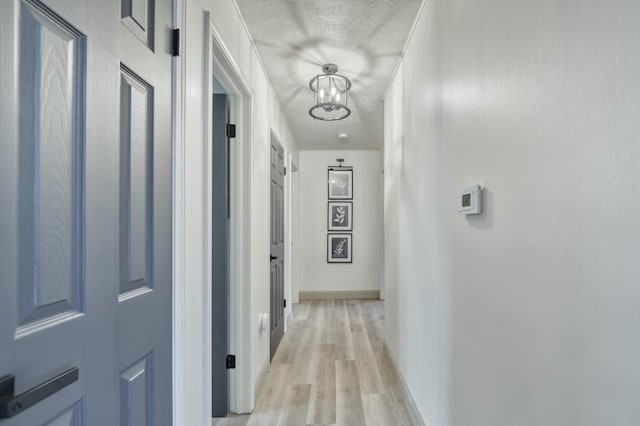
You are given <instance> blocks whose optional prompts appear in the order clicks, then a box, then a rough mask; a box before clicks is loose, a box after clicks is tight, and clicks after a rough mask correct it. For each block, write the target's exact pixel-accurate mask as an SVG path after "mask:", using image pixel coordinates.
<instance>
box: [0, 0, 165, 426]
mask: <svg viewBox="0 0 640 426" xmlns="http://www.w3.org/2000/svg"><path fill="white" fill-rule="evenodd" d="M171 17H172V1H171V0H91V1H75V0H3V1H2V2H0V20H1V25H0V94H1V95H2V108H1V109H0V129H1V131H2V134H1V135H0V140H1V143H0V249H1V255H0V289H1V293H0V377H2V378H1V379H0V423H1V424H2V425H3V426H4V425H6V426H16V425H24V426H35V425H55V426H62V425H64V426H68V425H74V426H77V425H91V426H94V425H95V426H101V425H108V426H110V425H128V426H134V425H135V426H138V425H139V426H142V425H145V426H146V425H169V424H171V420H172V413H171V407H172V383H171V245H172V242H171V122H172V121H171V111H172V108H171V52H170V50H169V49H170V44H171V43H170V36H171Z"/></svg>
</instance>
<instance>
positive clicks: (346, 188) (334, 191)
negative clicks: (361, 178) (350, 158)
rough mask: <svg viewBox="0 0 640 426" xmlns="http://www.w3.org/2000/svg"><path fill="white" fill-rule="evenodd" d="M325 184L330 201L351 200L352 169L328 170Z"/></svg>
mask: <svg viewBox="0 0 640 426" xmlns="http://www.w3.org/2000/svg"><path fill="white" fill-rule="evenodd" d="M327 184H328V186H327V190H328V198H329V199H330V200H353V169H346V168H345V169H338V168H329V169H328V171H327Z"/></svg>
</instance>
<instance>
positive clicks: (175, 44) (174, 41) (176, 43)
mask: <svg viewBox="0 0 640 426" xmlns="http://www.w3.org/2000/svg"><path fill="white" fill-rule="evenodd" d="M171 55H172V56H180V29H179V28H174V29H173V30H171Z"/></svg>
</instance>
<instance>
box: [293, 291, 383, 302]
mask: <svg viewBox="0 0 640 426" xmlns="http://www.w3.org/2000/svg"><path fill="white" fill-rule="evenodd" d="M299 298H300V300H327V299H380V290H353V291H301V292H300V296H299Z"/></svg>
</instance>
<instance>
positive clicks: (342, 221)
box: [327, 201, 353, 232]
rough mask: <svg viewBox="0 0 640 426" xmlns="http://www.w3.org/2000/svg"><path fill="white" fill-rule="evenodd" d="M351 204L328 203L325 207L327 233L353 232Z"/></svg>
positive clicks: (340, 202)
mask: <svg viewBox="0 0 640 426" xmlns="http://www.w3.org/2000/svg"><path fill="white" fill-rule="evenodd" d="M352 220H353V203H352V202H351V201H329V204H328V207H327V230H328V231H343V232H344V231H352V230H353V223H352Z"/></svg>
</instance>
